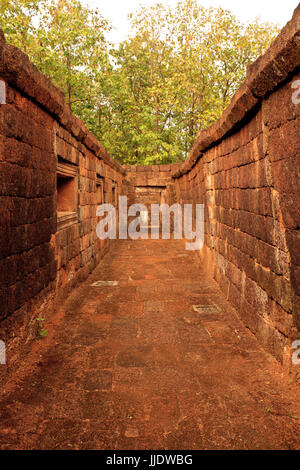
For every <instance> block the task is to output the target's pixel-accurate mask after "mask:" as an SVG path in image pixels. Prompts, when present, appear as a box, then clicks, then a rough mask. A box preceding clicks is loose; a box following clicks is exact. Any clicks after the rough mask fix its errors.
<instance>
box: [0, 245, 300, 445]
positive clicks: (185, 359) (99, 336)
mask: <svg viewBox="0 0 300 470" xmlns="http://www.w3.org/2000/svg"><path fill="white" fill-rule="evenodd" d="M98 280H111V281H114V280H116V281H118V285H117V286H105V287H93V286H92V285H91V284H92V283H93V282H95V281H98ZM193 305H211V306H212V307H208V308H205V307H203V308H202V311H200V313H198V312H196V311H195V310H194V309H193ZM45 327H47V328H48V329H49V334H48V336H47V338H45V339H43V340H35V341H34V342H33V346H32V349H31V352H30V353H29V354H28V355H27V357H26V358H24V363H22V366H20V368H19V371H18V374H15V375H14V376H13V377H11V378H10V380H9V381H8V383H7V385H6V388H5V390H3V391H2V401H1V403H0V443H1V444H0V447H1V449H299V448H300V437H299V436H300V421H299V420H297V419H295V418H296V417H299V416H300V406H299V389H297V387H296V386H295V385H294V384H290V383H289V380H288V378H287V377H284V376H283V375H282V371H281V368H280V365H279V364H278V363H277V362H276V360H275V359H274V358H272V357H271V356H270V355H269V354H267V353H266V352H264V351H263V349H262V348H261V347H260V346H259V344H258V343H257V341H256V339H255V337H254V336H253V335H252V334H251V333H250V332H249V331H248V330H247V329H246V328H245V327H244V325H243V324H242V323H241V322H240V321H239V319H238V318H237V316H236V314H235V312H234V311H233V309H232V308H231V307H230V306H229V304H228V303H227V302H226V301H225V300H224V298H223V296H222V293H221V291H220V290H219V288H218V287H217V285H216V283H215V282H214V281H212V280H210V279H208V278H207V277H206V276H205V274H204V272H203V271H202V270H201V266H200V265H199V264H198V262H197V261H196V254H195V252H188V251H185V250H184V245H183V242H182V241H161V240H158V241H135V242H133V241H124V242H119V243H118V245H116V246H115V247H114V248H113V249H112V250H111V251H110V253H109V254H108V255H106V256H105V258H104V259H103V261H102V262H101V263H100V265H99V266H98V267H97V269H96V270H95V271H94V272H93V274H92V275H91V276H90V277H89V278H88V279H87V281H86V282H84V283H83V284H82V285H81V286H80V287H79V288H77V289H76V290H74V291H73V293H72V294H71V295H70V296H69V298H68V299H67V300H66V302H65V304H64V305H63V306H62V307H61V309H60V310H59V311H57V312H55V313H53V312H51V314H50V313H49V315H48V317H47V321H46V325H45ZM2 367H4V366H2Z"/></svg>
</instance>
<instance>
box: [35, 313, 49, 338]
mask: <svg viewBox="0 0 300 470" xmlns="http://www.w3.org/2000/svg"><path fill="white" fill-rule="evenodd" d="M36 321H37V334H36V338H37V339H42V338H45V337H46V336H47V334H48V330H45V329H44V327H43V324H44V321H45V318H36Z"/></svg>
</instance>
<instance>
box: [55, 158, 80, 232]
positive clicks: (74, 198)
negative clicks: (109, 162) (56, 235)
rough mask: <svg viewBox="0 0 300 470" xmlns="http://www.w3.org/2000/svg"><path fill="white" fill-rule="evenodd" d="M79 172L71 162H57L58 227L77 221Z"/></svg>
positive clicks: (61, 227)
mask: <svg viewBox="0 0 300 470" xmlns="http://www.w3.org/2000/svg"><path fill="white" fill-rule="evenodd" d="M77 175H78V172H77V167H76V166H75V165H72V164H70V163H66V162H63V161H60V160H59V161H58V163H57V229H58V230H62V229H63V228H66V227H68V226H69V225H72V224H74V223H77V220H78V217H77V205H78V203H77V202H78V176H77Z"/></svg>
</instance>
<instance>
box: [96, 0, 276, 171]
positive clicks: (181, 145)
mask: <svg viewBox="0 0 300 470" xmlns="http://www.w3.org/2000/svg"><path fill="white" fill-rule="evenodd" d="M131 26H132V34H131V37H130V38H129V39H128V40H126V41H124V42H123V43H121V44H120V46H119V48H118V49H117V50H115V51H114V52H113V54H114V59H115V63H116V69H115V70H114V78H113V80H112V81H111V82H110V86H108V87H107V89H106V92H107V96H108V98H109V102H110V106H111V113H112V116H111V119H110V125H109V128H107V129H105V132H104V139H105V140H106V145H107V147H108V148H109V149H110V150H111V152H112V153H113V154H114V155H116V156H118V157H119V158H120V159H122V160H124V161H126V162H129V163H146V164H147V163H149V164H151V163H160V162H162V163H167V162H172V161H176V160H181V159H183V158H185V157H186V156H187V155H188V152H189V149H190V147H191V145H192V143H193V141H194V139H195V136H196V134H197V132H198V131H199V129H204V128H207V127H208V126H209V125H210V124H212V123H213V122H214V121H215V120H216V119H218V118H219V117H220V115H221V114H222V112H223V110H224V108H225V107H226V106H227V105H228V103H229V101H230V98H231V97H232V95H233V93H234V92H235V91H236V90H237V89H238V87H239V86H240V85H241V83H242V82H243V80H244V79H245V72H246V65H247V64H249V63H251V62H252V61H253V60H254V59H256V58H257V57H258V56H259V55H260V54H261V53H263V52H264V51H265V49H266V48H267V47H268V46H269V45H270V42H271V41H272V39H273V38H274V36H275V35H276V33H277V32H278V29H277V28H276V27H274V26H272V25H269V24H259V23H258V22H254V23H251V24H248V25H245V24H242V23H241V22H240V21H239V20H238V19H237V18H236V17H235V16H234V15H233V14H232V13H230V12H229V11H226V10H223V9H221V8H208V9H207V8H203V7H201V6H199V5H198V4H197V2H196V1H195V0H185V1H184V2H179V3H178V4H177V6H176V8H175V9H172V8H170V7H166V6H163V5H161V4H157V5H155V6H153V7H149V8H145V7H144V8H141V10H140V11H138V12H137V13H136V14H135V15H131ZM116 84H117V86H116Z"/></svg>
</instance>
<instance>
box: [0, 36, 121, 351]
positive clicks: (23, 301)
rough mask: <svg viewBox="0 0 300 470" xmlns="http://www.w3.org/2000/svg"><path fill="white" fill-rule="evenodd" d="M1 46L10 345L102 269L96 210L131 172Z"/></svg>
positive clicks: (3, 239) (1, 267) (1, 186)
mask: <svg viewBox="0 0 300 470" xmlns="http://www.w3.org/2000/svg"><path fill="white" fill-rule="evenodd" d="M1 38H2V39H1V42H0V80H1V83H2V89H3V87H5V95H6V96H5V104H1V105H0V211H1V219H2V220H1V226H0V305H1V310H0V321H1V339H5V341H6V342H7V341H9V340H10V339H16V340H17V341H21V338H23V339H24V338H26V337H28V335H29V336H30V335H32V334H34V332H35V329H34V325H35V323H34V320H35V317H37V316H43V315H44V312H45V311H50V310H51V305H53V303H54V302H55V301H56V300H57V299H58V298H59V297H60V296H61V295H65V294H66V290H68V289H69V288H70V287H72V286H74V285H75V283H76V282H77V281H79V280H82V279H84V278H85V277H86V276H87V275H88V273H89V272H90V271H91V270H92V269H93V268H94V267H95V265H96V264H97V263H98V262H99V260H100V258H101V257H102V256H103V254H104V253H105V251H106V250H107V248H108V241H107V243H106V244H105V243H104V241H100V240H99V239H98V238H97V236H96V224H97V218H96V207H97V205H98V204H99V203H101V202H104V201H105V202H113V201H117V197H118V194H120V192H121V188H122V187H123V180H124V175H125V171H124V169H123V168H122V167H121V166H120V165H119V164H118V163H116V162H115V161H114V160H113V159H112V158H110V156H109V155H108V154H107V152H106V150H105V149H104V148H103V147H102V146H101V144H100V143H99V142H98V141H97V140H96V138H95V137H94V136H93V135H92V134H91V133H90V132H89V131H88V130H87V128H86V127H85V125H84V124H83V123H82V122H81V121H80V120H79V119H77V118H76V117H74V116H73V115H72V114H71V112H70V110H69V107H68V106H67V105H66V103H65V101H64V96H63V94H62V92H61V91H60V90H59V89H57V88H56V87H55V86H53V84H51V83H50V82H49V80H47V79H46V78H45V77H44V76H43V75H42V74H41V73H39V72H38V70H37V69H36V68H35V67H34V66H33V65H32V64H31V63H30V62H29V60H28V58H27V56H26V55H25V54H23V53H22V52H21V51H19V50H18V49H16V48H15V47H13V46H11V45H8V44H6V43H5V41H4V40H3V37H2V36H1ZM2 98H3V97H2ZM122 191H123V193H124V188H123V189H122Z"/></svg>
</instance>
